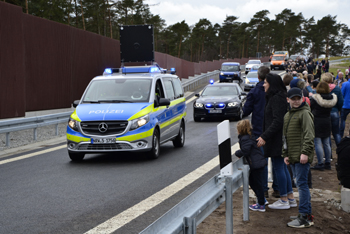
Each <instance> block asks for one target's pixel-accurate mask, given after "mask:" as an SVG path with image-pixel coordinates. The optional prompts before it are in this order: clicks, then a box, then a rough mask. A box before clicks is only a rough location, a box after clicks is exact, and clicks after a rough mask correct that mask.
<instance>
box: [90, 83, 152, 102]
mask: <svg viewBox="0 0 350 234" xmlns="http://www.w3.org/2000/svg"><path fill="white" fill-rule="evenodd" d="M151 84H152V80H151V79H108V80H95V81H93V82H92V83H91V85H90V86H89V87H88V90H87V91H86V93H85V95H84V97H83V103H104V102H110V103H119V102H148V100H149V96H150V90H151Z"/></svg>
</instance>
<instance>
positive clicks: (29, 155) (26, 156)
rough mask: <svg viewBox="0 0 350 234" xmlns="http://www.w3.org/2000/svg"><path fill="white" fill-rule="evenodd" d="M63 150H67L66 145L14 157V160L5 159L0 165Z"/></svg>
mask: <svg viewBox="0 0 350 234" xmlns="http://www.w3.org/2000/svg"><path fill="white" fill-rule="evenodd" d="M63 148H67V146H66V145H62V146H57V147H54V148H51V149H47V150H43V151H40V152H35V153H31V154H26V155H23V156H19V157H16V158H10V159H5V160H2V161H0V165H2V164H6V163H10V162H15V161H18V160H22V159H26V158H31V157H34V156H38V155H40V154H45V153H49V152H52V151H56V150H60V149H63Z"/></svg>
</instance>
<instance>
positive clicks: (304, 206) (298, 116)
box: [282, 87, 315, 228]
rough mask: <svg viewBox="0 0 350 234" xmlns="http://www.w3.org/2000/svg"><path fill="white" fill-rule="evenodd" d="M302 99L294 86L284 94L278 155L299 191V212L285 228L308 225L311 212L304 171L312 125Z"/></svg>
mask: <svg viewBox="0 0 350 234" xmlns="http://www.w3.org/2000/svg"><path fill="white" fill-rule="evenodd" d="M302 100H303V92H302V90H301V89H299V88H297V87H295V88H291V89H290V90H289V91H288V94H287V101H288V103H289V104H290V107H291V109H290V110H289V111H288V112H287V113H286V115H285V116H284V121H283V135H284V144H283V151H282V156H283V157H284V162H285V163H286V164H287V165H290V167H291V168H292V171H293V176H294V178H295V179H296V184H297V187H298V191H299V215H298V216H297V217H295V219H294V220H293V221H291V222H289V223H288V224H287V225H288V226H289V227H295V228H304V227H310V226H312V225H313V224H314V223H313V216H312V215H311V197H310V190H309V187H308V173H309V170H310V163H311V162H312V160H313V156H314V138H315V128H314V122H313V115H312V113H311V111H310V108H309V107H308V106H307V105H306V104H305V102H303V101H302Z"/></svg>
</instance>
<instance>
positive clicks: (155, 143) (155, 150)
mask: <svg viewBox="0 0 350 234" xmlns="http://www.w3.org/2000/svg"><path fill="white" fill-rule="evenodd" d="M159 151H160V139H159V130H158V128H155V129H154V132H153V136H152V149H151V150H150V151H149V152H148V158H150V159H157V158H158V157H159Z"/></svg>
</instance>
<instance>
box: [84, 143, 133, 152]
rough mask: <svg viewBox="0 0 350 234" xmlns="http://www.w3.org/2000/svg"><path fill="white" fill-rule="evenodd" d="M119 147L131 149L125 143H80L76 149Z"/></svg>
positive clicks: (110, 148)
mask: <svg viewBox="0 0 350 234" xmlns="http://www.w3.org/2000/svg"><path fill="white" fill-rule="evenodd" d="M120 149H132V146H131V145H129V144H126V143H116V144H81V145H79V148H78V150H84V151H89V150H91V151H93V150H101V151H103V150H106V151H108V150H120Z"/></svg>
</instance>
